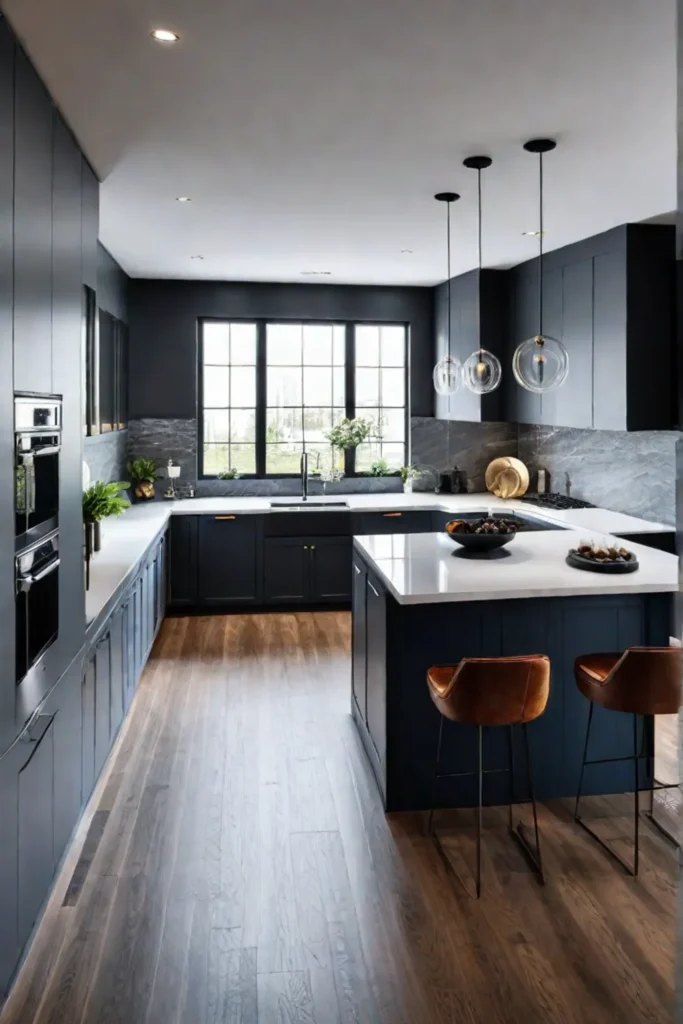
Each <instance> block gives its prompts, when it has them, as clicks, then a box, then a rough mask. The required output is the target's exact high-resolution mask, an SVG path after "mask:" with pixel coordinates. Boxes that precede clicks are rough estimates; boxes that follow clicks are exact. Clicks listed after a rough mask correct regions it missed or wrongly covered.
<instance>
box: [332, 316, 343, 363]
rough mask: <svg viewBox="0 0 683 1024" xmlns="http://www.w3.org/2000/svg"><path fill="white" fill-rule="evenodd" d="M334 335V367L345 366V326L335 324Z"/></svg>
mask: <svg viewBox="0 0 683 1024" xmlns="http://www.w3.org/2000/svg"><path fill="white" fill-rule="evenodd" d="M333 335H334V365H335V366H344V364H345V363H346V327H345V326H344V324H335V325H334V328H333Z"/></svg>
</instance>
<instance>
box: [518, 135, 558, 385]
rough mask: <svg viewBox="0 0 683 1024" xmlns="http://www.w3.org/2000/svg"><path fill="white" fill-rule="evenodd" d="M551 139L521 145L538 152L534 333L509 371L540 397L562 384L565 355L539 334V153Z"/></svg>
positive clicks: (550, 147)
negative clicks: (536, 311) (536, 288)
mask: <svg viewBox="0 0 683 1024" xmlns="http://www.w3.org/2000/svg"><path fill="white" fill-rule="evenodd" d="M555 146H556V143H555V142H554V141H553V140H552V139H531V140H530V141H529V142H525V143H524V148H525V149H526V151H527V152H528V153H538V194H539V217H538V334H536V335H534V337H533V338H527V340H526V341H523V342H522V344H521V345H519V346H518V348H517V349H516V351H515V354H514V356H513V358H512V371H513V373H514V375H515V378H516V380H517V383H518V384H521V385H522V387H523V388H526V389H527V391H533V392H535V394H537V395H542V394H544V393H545V392H546V391H554V390H555V389H556V388H559V387H560V385H561V384H563V383H564V381H565V380H566V377H567V373H568V371H569V356H568V355H567V350H566V348H565V347H564V345H563V344H562V342H561V341H558V340H557V338H551V337H550V336H549V335H547V334H544V333H543V154H544V153H550V152H551V151H552V150H553V149H555Z"/></svg>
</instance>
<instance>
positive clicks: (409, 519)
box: [355, 511, 433, 534]
mask: <svg viewBox="0 0 683 1024" xmlns="http://www.w3.org/2000/svg"><path fill="white" fill-rule="evenodd" d="M359 518H360V530H359V529H358V528H357V526H356V527H355V532H356V533H357V534H358V533H363V534H375V533H431V531H432V529H433V526H432V513H431V512H428V511H424V512H365V513H364V514H363V515H361V516H360V517H359Z"/></svg>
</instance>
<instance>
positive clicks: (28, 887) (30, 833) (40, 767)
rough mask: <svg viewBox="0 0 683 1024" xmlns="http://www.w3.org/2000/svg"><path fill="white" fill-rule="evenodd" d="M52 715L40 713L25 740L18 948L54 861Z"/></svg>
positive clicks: (38, 905) (20, 794)
mask: <svg viewBox="0 0 683 1024" xmlns="http://www.w3.org/2000/svg"><path fill="white" fill-rule="evenodd" d="M54 721H55V717H54V716H53V715H42V714H39V715H38V716H37V717H36V718H35V719H34V720H33V722H32V724H31V726H30V728H29V730H28V731H27V733H26V734H25V736H24V738H23V739H22V740H21V741H20V742H21V743H25V745H26V746H25V749H26V761H25V763H24V765H23V767H22V768H21V770H20V772H19V785H18V822H19V874H18V882H19V885H18V892H19V905H18V920H19V945H20V946H23V945H24V943H25V942H26V940H27V939H28V937H29V935H30V933H31V929H32V928H33V925H34V924H35V921H36V918H37V917H38V912H39V910H40V908H41V906H42V905H43V901H44V900H45V897H46V896H47V893H48V890H49V888H50V883H51V881H52V875H53V873H54V867H55V864H54V858H53V849H52V845H53V833H54V822H53V807H54V805H53V796H52V794H53V786H54Z"/></svg>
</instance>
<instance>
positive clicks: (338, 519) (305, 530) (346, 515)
mask: <svg viewBox="0 0 683 1024" xmlns="http://www.w3.org/2000/svg"><path fill="white" fill-rule="evenodd" d="M264 518H265V523H264V532H265V535H266V537H348V536H350V534H351V513H350V512H334V511H329V512H270V513H269V514H268V515H266V516H265V517H264Z"/></svg>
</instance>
